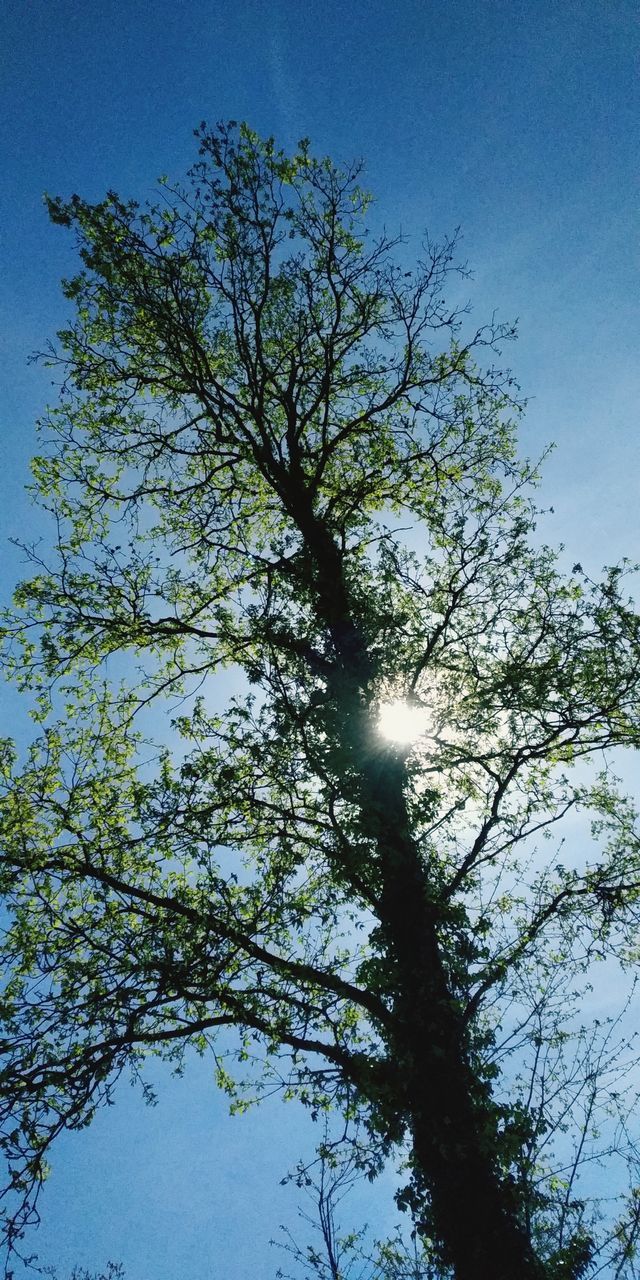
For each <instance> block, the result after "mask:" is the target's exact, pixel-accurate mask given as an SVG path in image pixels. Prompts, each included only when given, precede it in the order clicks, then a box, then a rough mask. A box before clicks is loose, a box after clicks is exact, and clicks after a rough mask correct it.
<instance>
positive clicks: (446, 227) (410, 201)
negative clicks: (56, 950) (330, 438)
mask: <svg viewBox="0 0 640 1280" xmlns="http://www.w3.org/2000/svg"><path fill="white" fill-rule="evenodd" d="M637 52H638V10H637V5H636V3H635V0H633V2H631V0H628V2H627V0H604V2H603V0H475V3H471V2H467V0H421V2H420V0H415V2H414V3H411V2H410V0H395V3H393V4H392V3H389V2H388V0H387V2H384V3H383V0H270V2H269V3H267V2H266V0H235V3H232V2H231V0H180V3H176V2H175V0H173V2H169V0H99V2H98V0H84V3H79V0H4V4H3V5H2V6H1V8H0V58H1V61H2V73H1V80H0V172H1V173H2V183H1V189H0V252H1V254H2V263H3V272H2V298H1V301H0V331H1V345H0V358H1V360H2V364H3V372H2V382H1V385H0V465H1V468H2V469H1V471H0V484H1V485H2V490H3V495H2V496H3V501H2V504H0V541H1V544H2V551H3V558H4V565H3V568H2V570H1V577H0V588H1V590H2V593H3V595H4V596H5V598H6V596H7V594H8V592H9V590H10V585H11V582H12V580H13V579H14V578H15V575H16V573H17V572H19V556H18V554H17V552H15V550H14V549H13V548H12V547H10V546H8V543H7V539H8V538H9V537H10V536H12V535H17V536H21V537H26V536H28V531H29V529H33V530H34V532H37V530H38V523H37V519H36V518H35V517H34V516H33V515H32V514H31V513H30V510H29V507H28V505H27V503H26V500H25V498H24V495H23V490H22V486H23V484H24V482H25V480H26V479H27V478H28V477H27V462H28V458H29V456H30V454H31V453H32V452H33V450H34V448H35V435H34V422H35V419H36V417H37V416H38V413H39V412H41V411H42V409H43V407H44V404H45V403H46V401H47V399H49V398H50V397H51V395H52V394H54V393H53V392H52V390H51V387H50V378H51V374H50V373H49V372H48V371H47V370H43V369H42V368H38V367H34V366H33V365H28V364H27V358H28V356H29V354H30V353H31V352H33V351H34V350H37V349H42V348H43V346H44V345H45V343H46V341H47V338H48V337H49V336H51V335H52V334H53V333H54V331H55V329H56V328H58V327H60V326H61V324H62V323H63V322H64V319H65V316H66V304H65V303H64V300H63V299H62V297H61V295H60V291H59V279H60V277H61V276H62V275H64V274H72V273H73V270H74V265H75V263H74V256H73V251H72V244H71V238H70V237H69V236H68V235H66V234H65V233H64V231H62V230H61V229H60V228H56V227H53V226H51V225H50V224H49V223H48V221H47V219H46V215H45V211H44V207H43V204H42V194H43V192H44V191H45V190H46V191H48V192H50V193H51V194H60V195H62V196H66V195H69V194H70V193H71V192H74V191H77V192H79V193H80V194H82V195H83V196H86V197H88V198H90V199H91V198H95V199H99V198H100V197H101V196H102V195H103V194H104V192H105V190H106V188H108V187H109V188H113V189H116V190H117V191H118V192H120V193H121V194H122V195H123V196H136V197H137V198H140V199H144V198H146V197H147V196H150V195H152V193H153V184H154V181H155V179H156V177H157V176H158V175H160V174H164V173H166V174H168V175H170V176H172V177H180V176H181V175H182V174H183V173H184V172H185V170H186V169H187V168H188V167H189V165H190V164H191V163H192V162H193V160H194V158H195V149H196V147H195V141H194V139H193V128H194V126H195V125H197V124H198V123H199V121H200V120H203V119H205V120H207V121H209V122H210V123H215V122H216V121H217V120H219V119H229V118H233V119H237V120H242V119H245V120H247V121H248V122H249V124H251V125H252V126H253V127H254V128H255V129H257V130H258V131H259V132H261V133H273V134H275V136H276V138H277V139H278V141H279V142H281V144H282V145H283V146H285V147H287V146H292V145H294V144H295V142H296V140H297V139H299V138H300V137H302V136H308V137H310V139H311V142H312V148H313V150H314V151H316V152H320V153H327V154H330V155H331V156H332V157H333V158H334V159H337V160H340V159H345V160H346V159H351V158H353V157H354V156H356V157H362V158H363V160H364V161H365V164H366V174H365V185H367V186H368V187H369V188H370V190H372V191H373V192H374V194H375V196H376V198H377V205H376V211H375V217H376V218H377V219H378V220H379V221H383V222H384V223H385V225H386V227H387V229H388V230H389V231H390V232H391V231H395V230H397V229H401V230H402V231H403V233H405V234H406V235H407V236H408V237H409V243H408V247H407V249H406V253H407V254H409V255H410V254H411V252H412V246H415V249H416V252H417V251H418V250H419V245H420V239H421V235H422V233H423V232H424V230H425V229H427V228H428V229H429V231H430V232H431V234H432V235H433V236H434V237H436V238H437V237H438V236H439V235H443V234H445V233H447V232H450V231H451V230H452V229H453V228H454V227H456V226H458V225H460V226H461V229H462V234H463V237H464V239H463V248H462V252H463V255H464V257H465V258H467V259H468V260H469V264H470V266H471V267H472V268H473V270H474V279H473V280H472V281H471V282H469V285H468V289H469V295H470V297H471V299H472V302H473V307H474V315H475V316H476V317H477V319H478V320H482V319H483V318H486V317H488V316H490V315H491V313H492V312H493V311H494V309H497V311H498V315H499V317H501V318H503V319H505V320H507V319H510V318H512V317H514V316H518V317H519V320H520V334H521V337H520V341H519V343H518V344H517V346H515V347H514V348H512V349H511V350H510V351H509V352H507V353H506V358H507V360H508V362H509V363H510V364H512V366H513V367H514V369H515V371H516V374H517V376H518V378H519V380H520V382H521V383H522V386H523V391H524V393H525V394H526V395H528V396H530V397H531V403H530V407H529V410H528V414H527V418H526V421H525V425H524V430H523V443H524V448H525V450H526V452H527V453H529V454H534V455H535V454H539V453H541V452H542V451H543V449H544V447H545V446H546V445H547V444H548V443H549V442H550V441H555V442H556V446H557V447H556V451H555V453H554V455H553V456H552V458H551V459H550V460H549V462H548V463H547V466H546V469H545V476H546V479H545V483H544V487H543V489H542V502H543V505H545V506H547V507H548V506H553V508H554V514H553V515H550V516H549V517H548V519H546V520H545V523H544V529H543V532H544V536H545V537H546V538H547V539H548V540H550V541H564V542H565V543H566V544H567V554H568V556H569V557H570V558H571V559H572V560H574V559H580V560H581V561H582V563H583V564H584V565H585V568H587V567H590V568H591V569H593V570H594V572H597V570H598V569H599V568H600V566H601V564H602V563H603V562H612V561H614V560H617V559H619V558H620V557H621V556H622V555H624V554H628V555H629V556H631V558H638V533H639V530H640V519H639V515H638V511H639V507H640V501H639V499H640V493H639V491H638V473H639V462H640V457H639V449H638V432H637V425H636V420H637V403H638V394H637V393H638V386H637V383H638V378H637V338H638V333H639V332H640V326H639V323H638V320H639V317H638V309H637V295H638V288H637V286H638V280H637V263H636V262H634V249H635V240H636V238H637V226H636V225H635V224H636V223H637V206H636V202H637V186H636V185H635V184H636V171H637V155H638V130H637V120H638V93H637ZM14 705H15V704H14V701H13V700H12V699H9V698H7V701H6V710H5V718H7V717H9V718H10V717H11V714H12V713H13V709H14ZM11 727H12V726H11V724H10V723H9V724H8V725H5V726H3V731H4V730H6V731H8V732H11ZM210 1076H211V1070H210V1065H208V1064H206V1063H205V1064H198V1065H197V1066H196V1069H195V1072H194V1073H193V1075H192V1076H189V1075H188V1076H187V1077H186V1078H185V1079H184V1080H182V1081H177V1082H171V1081H170V1080H169V1079H168V1077H166V1075H162V1076H160V1077H159V1080H160V1084H159V1095H160V1102H159V1104H158V1107H156V1108H155V1109H154V1110H151V1111H145V1110H144V1109H143V1108H142V1106H141V1103H140V1101H139V1099H138V1098H137V1096H134V1095H133V1094H131V1093H130V1092H129V1090H128V1089H127V1088H126V1087H125V1088H124V1089H122V1090H121V1101H120V1103H119V1105H118V1106H117V1107H116V1108H115V1110H114V1111H113V1112H109V1113H105V1114H103V1115H101V1116H100V1117H99V1119H98V1121H97V1122H96V1124H95V1125H94V1126H93V1128H92V1129H91V1130H89V1131H86V1132H84V1133H81V1134H77V1135H71V1136H70V1137H69V1138H68V1139H67V1140H66V1141H65V1142H64V1143H63V1144H62V1145H61V1148H60V1149H59V1151H58V1153H57V1159H56V1164H55V1170H54V1175H53V1177H52V1179H51V1182H50V1185H49V1186H48V1187H47V1188H46V1189H45V1193H44V1195H43V1200H42V1211H43V1227H42V1229H41V1231H40V1233H39V1235H38V1237H37V1239H34V1247H36V1248H37V1249H38V1251H39V1253H40V1255H41V1258H42V1260H43V1262H50V1263H55V1264H57V1265H58V1266H59V1271H60V1276H61V1277H64V1276H65V1275H66V1274H67V1273H68V1271H69V1270H70V1269H71V1266H72V1265H73V1264H74V1263H80V1264H83V1265H86V1266H90V1267H98V1266H99V1265H102V1264H104V1262H105V1261H106V1259H107V1258H113V1259H117V1260H121V1261H122V1262H123V1263H124V1265H125V1267H126V1272H127V1280H186V1277H187V1276H188V1277H189V1280H217V1278H218V1277H220V1280H222V1277H224V1280H245V1277H248V1276H251V1278H252V1280H272V1278H273V1276H274V1275H275V1272H276V1269H277V1266H278V1257H277V1255H275V1254H274V1251H273V1250H269V1248H268V1243H267V1242H268V1240H269V1237H270V1236H271V1235H275V1234H277V1225H278V1222H279V1221H281V1220H283V1219H284V1218H285V1217H286V1216H289V1215H290V1213H291V1207H292V1205H294V1204H295V1200H294V1197H293V1195H292V1193H291V1192H285V1191H282V1190H281V1189H280V1187H279V1185H278V1180H279V1178H280V1177H282V1176H283V1174H285V1173H286V1171H287V1169H288V1168H289V1167H290V1166H291V1164H292V1163H294V1162H295V1159H296V1158H297V1155H298V1153H299V1149H300V1144H304V1143H306V1144H307V1146H308V1143H309V1132H308V1124H307V1122H306V1121H305V1120H303V1121H300V1120H299V1118H297V1116H296V1115H294V1114H293V1111H292V1109H291V1108H289V1109H287V1108H284V1107H283V1106H282V1105H281V1104H280V1103H275V1102H274V1103H273V1104H269V1105H268V1106H267V1107H266V1108H265V1109H264V1110H263V1111H262V1112H258V1113H256V1114H255V1115H253V1116H248V1117H244V1118H242V1119H234V1120H229V1119H228V1118H227V1117H226V1114H225V1112H226V1106H225V1103H224V1100H222V1099H221V1098H220V1097H216V1096H215V1095H214V1093H213V1084H212V1082H211V1080H210ZM312 1136H313V1135H312Z"/></svg>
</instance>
